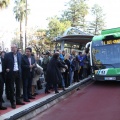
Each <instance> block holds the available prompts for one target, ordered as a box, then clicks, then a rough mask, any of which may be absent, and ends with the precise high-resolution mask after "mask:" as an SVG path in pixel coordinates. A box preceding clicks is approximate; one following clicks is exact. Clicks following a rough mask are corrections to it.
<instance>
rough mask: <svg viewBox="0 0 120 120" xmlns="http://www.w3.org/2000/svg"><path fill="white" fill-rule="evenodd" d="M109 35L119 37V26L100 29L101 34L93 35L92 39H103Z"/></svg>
mask: <svg viewBox="0 0 120 120" xmlns="http://www.w3.org/2000/svg"><path fill="white" fill-rule="evenodd" d="M109 36H112V37H114V38H120V27H118V28H112V29H106V30H102V32H101V35H98V36H94V37H93V39H92V41H98V40H103V39H105V38H106V37H109Z"/></svg>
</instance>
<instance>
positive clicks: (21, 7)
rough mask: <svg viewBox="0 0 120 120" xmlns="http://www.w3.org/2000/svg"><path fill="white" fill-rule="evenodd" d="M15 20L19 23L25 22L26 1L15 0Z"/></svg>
mask: <svg viewBox="0 0 120 120" xmlns="http://www.w3.org/2000/svg"><path fill="white" fill-rule="evenodd" d="M13 12H14V14H15V18H16V20H17V21H23V19H24V18H25V16H26V3H25V1H24V0H15V7H14V8H13Z"/></svg>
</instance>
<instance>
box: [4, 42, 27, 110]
mask: <svg viewBox="0 0 120 120" xmlns="http://www.w3.org/2000/svg"><path fill="white" fill-rule="evenodd" d="M21 59H22V55H21V54H20V53H19V52H17V46H16V45H15V44H13V45H11V52H9V53H7V54H6V55H5V69H6V76H7V80H6V82H7V83H8V85H9V89H10V90H9V91H10V102H11V107H12V108H13V109H15V108H16V104H17V105H24V104H25V103H23V102H22V101H21V100H20V80H21ZM14 84H16V93H15V87H14ZM15 95H16V96H15ZM15 99H16V100H15ZM15 101H16V103H15Z"/></svg>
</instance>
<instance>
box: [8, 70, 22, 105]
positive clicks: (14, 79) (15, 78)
mask: <svg viewBox="0 0 120 120" xmlns="http://www.w3.org/2000/svg"><path fill="white" fill-rule="evenodd" d="M6 82H7V83H8V85H9V91H10V102H11V104H13V103H14V102H15V100H16V101H19V100H20V75H19V71H14V72H13V74H12V75H11V76H9V78H7V81H6ZM14 85H15V86H14Z"/></svg>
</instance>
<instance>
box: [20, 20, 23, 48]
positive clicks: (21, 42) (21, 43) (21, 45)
mask: <svg viewBox="0 0 120 120" xmlns="http://www.w3.org/2000/svg"><path fill="white" fill-rule="evenodd" d="M20 48H21V49H22V50H23V41H22V21H21V20H20Z"/></svg>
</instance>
